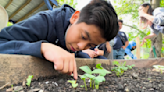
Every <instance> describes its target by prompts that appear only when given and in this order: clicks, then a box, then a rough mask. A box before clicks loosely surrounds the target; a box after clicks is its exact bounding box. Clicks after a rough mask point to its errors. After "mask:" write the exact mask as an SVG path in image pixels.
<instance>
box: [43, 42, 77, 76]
mask: <svg viewBox="0 0 164 92" xmlns="http://www.w3.org/2000/svg"><path fill="white" fill-rule="evenodd" d="M41 53H42V54H43V55H44V57H45V58H46V59H47V60H49V61H51V62H53V63H54V68H55V70H58V71H60V72H62V73H72V72H73V74H74V78H75V79H77V68H76V62H75V56H74V55H72V54H71V53H69V52H67V51H66V50H64V49H62V48H61V47H59V46H56V45H53V44H51V43H42V44H41Z"/></svg>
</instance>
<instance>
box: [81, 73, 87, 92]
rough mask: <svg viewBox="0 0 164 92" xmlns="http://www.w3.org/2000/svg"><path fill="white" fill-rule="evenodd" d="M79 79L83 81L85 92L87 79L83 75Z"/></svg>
mask: <svg viewBox="0 0 164 92" xmlns="http://www.w3.org/2000/svg"><path fill="white" fill-rule="evenodd" d="M80 78H81V79H82V80H83V81H84V86H85V90H87V86H86V78H87V77H86V76H85V75H82V76H81V77H80Z"/></svg>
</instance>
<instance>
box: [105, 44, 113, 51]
mask: <svg viewBox="0 0 164 92" xmlns="http://www.w3.org/2000/svg"><path fill="white" fill-rule="evenodd" d="M106 49H107V52H108V53H111V50H112V47H111V46H110V43H109V42H106Z"/></svg>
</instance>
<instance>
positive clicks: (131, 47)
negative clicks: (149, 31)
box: [125, 41, 137, 59]
mask: <svg viewBox="0 0 164 92" xmlns="http://www.w3.org/2000/svg"><path fill="white" fill-rule="evenodd" d="M135 49H136V42H134V41H130V42H129V45H128V46H127V47H126V48H125V56H126V55H129V57H131V58H132V59H137V57H136V56H134V54H133V53H132V52H131V51H133V50H135Z"/></svg>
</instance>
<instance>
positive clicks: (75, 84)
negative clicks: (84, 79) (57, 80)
mask: <svg viewBox="0 0 164 92" xmlns="http://www.w3.org/2000/svg"><path fill="white" fill-rule="evenodd" d="M68 82H69V83H71V84H72V87H73V88H76V87H77V86H78V83H76V80H68Z"/></svg>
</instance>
